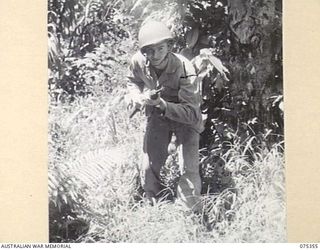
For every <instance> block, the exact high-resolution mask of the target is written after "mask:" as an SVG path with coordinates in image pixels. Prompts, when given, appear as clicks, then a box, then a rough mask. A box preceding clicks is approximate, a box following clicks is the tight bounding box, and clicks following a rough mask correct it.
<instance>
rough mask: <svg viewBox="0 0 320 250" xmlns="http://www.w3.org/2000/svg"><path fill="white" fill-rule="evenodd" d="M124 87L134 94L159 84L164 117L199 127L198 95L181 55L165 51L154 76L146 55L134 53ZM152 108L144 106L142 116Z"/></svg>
mask: <svg viewBox="0 0 320 250" xmlns="http://www.w3.org/2000/svg"><path fill="white" fill-rule="evenodd" d="M129 72H130V74H129V76H128V79H129V81H128V87H129V90H130V92H131V93H132V94H133V95H136V96H138V95H139V94H143V92H144V91H146V90H153V89H157V88H159V87H162V91H161V93H160V96H161V98H162V99H163V100H165V102H166V109H165V112H164V113H163V116H164V117H167V118H168V119H170V120H173V121H176V122H179V123H182V124H186V125H188V126H191V127H193V128H194V129H196V130H197V131H198V132H201V131H202V130H203V124H202V116H201V111H200V103H201V96H200V92H199V86H198V85H199V84H198V83H197V81H196V73H195V69H194V67H193V65H192V63H191V62H190V61H189V60H188V59H187V58H185V57H183V56H181V55H178V54H174V53H169V54H168V63H167V66H166V68H165V69H164V70H163V71H162V73H161V74H160V76H159V77H158V76H157V74H156V72H155V69H154V68H153V67H152V66H151V65H150V64H149V63H148V61H147V59H146V57H145V56H144V55H142V54H141V52H137V53H136V54H135V55H134V56H133V57H132V60H131V63H130V71H129ZM152 109H153V107H146V115H148V116H150V115H152V113H153V112H152Z"/></svg>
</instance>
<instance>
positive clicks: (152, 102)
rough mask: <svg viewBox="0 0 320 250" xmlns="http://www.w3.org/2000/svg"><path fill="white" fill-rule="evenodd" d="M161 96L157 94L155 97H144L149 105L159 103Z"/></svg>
mask: <svg viewBox="0 0 320 250" xmlns="http://www.w3.org/2000/svg"><path fill="white" fill-rule="evenodd" d="M160 102H161V98H160V96H158V97H157V98H156V99H151V98H150V97H149V98H147V99H146V104H147V105H150V106H157V105H160Z"/></svg>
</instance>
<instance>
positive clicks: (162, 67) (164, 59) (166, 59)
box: [152, 52, 170, 69]
mask: <svg viewBox="0 0 320 250" xmlns="http://www.w3.org/2000/svg"><path fill="white" fill-rule="evenodd" d="M169 53H170V52H168V53H167V55H166V56H165V57H164V58H163V60H162V61H161V62H160V63H159V64H158V65H159V66H160V67H158V66H153V65H152V66H153V67H155V68H157V69H164V68H165V67H166V66H167V61H168V54H169Z"/></svg>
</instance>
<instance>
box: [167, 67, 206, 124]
mask: <svg viewBox="0 0 320 250" xmlns="http://www.w3.org/2000/svg"><path fill="white" fill-rule="evenodd" d="M178 77H179V92H178V99H179V103H172V102H166V110H165V114H164V115H165V116H166V117H168V118H169V119H171V120H174V121H177V122H181V123H184V124H189V125H200V124H201V123H202V116H201V111H200V102H201V97H200V92H199V86H197V85H198V84H197V81H196V75H195V70H194V68H193V66H192V64H191V63H184V62H183V67H182V69H181V70H180V74H179V75H178Z"/></svg>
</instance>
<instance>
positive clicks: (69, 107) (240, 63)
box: [47, 0, 287, 243]
mask: <svg viewBox="0 0 320 250" xmlns="http://www.w3.org/2000/svg"><path fill="white" fill-rule="evenodd" d="M282 12H283V11H282V1H281V0H255V1H253V0H202V1H200V0H171V1H169V0H162V1H161V0H68V1H67V0H48V12H47V17H48V19H47V20H48V23H47V28H48V97H49V105H48V113H49V116H48V119H49V121H48V123H49V133H48V147H49V162H48V185H49V188H48V190H49V193H48V210H49V218H48V220H49V232H48V233H49V241H50V242H60V243H66V242H68V243H225V242H226V243H252V242H254V243H265V242H267V243H277V242H286V241H287V238H286V202H285V195H286V193H285V164H284V147H285V142H284V121H283V117H284V105H283V94H284V93H283V71H282V70H283V57H282Z"/></svg>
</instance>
